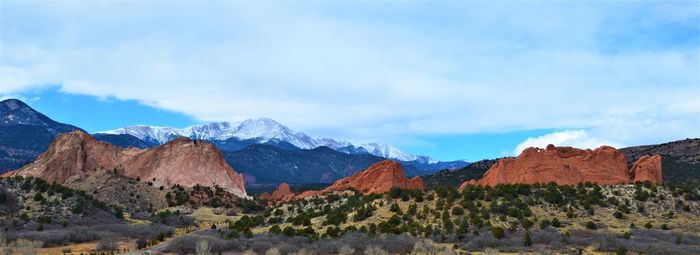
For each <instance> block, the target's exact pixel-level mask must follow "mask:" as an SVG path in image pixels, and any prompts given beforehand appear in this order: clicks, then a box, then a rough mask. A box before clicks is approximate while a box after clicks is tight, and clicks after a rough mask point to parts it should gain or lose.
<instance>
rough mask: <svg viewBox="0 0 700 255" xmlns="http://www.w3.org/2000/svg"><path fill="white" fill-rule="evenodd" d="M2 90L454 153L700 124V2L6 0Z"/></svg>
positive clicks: (51, 111)
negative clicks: (267, 123) (261, 121)
mask: <svg viewBox="0 0 700 255" xmlns="http://www.w3.org/2000/svg"><path fill="white" fill-rule="evenodd" d="M0 98H20V99H22V100H25V101H26V102H27V103H28V104H30V105H31V106H32V107H35V108H36V109H37V110H40V111H42V112H44V113H45V114H47V115H48V116H49V117H52V118H54V119H56V120H58V121H61V122H66V123H70V124H74V125H76V126H79V127H81V128H84V129H86V130H88V131H90V132H96V131H101V130H108V129H114V128H118V127H123V126H130V125H136V124H147V125H161V126H174V127H184V126H187V125H192V124H198V123H207V122H212V121H241V120H244V119H248V118H258V117H267V118H272V119H274V120H277V121H278V122H280V123H282V124H284V125H287V126H289V127H290V128H292V129H294V130H297V131H302V132H305V133H307V134H309V135H312V136H322V137H335V138H343V139H347V140H350V141H353V142H381V143H387V144H391V145H393V146H395V147H398V148H399V149H401V150H403V151H405V152H408V153H413V154H421V155H429V156H432V157H434V158H436V159H439V160H455V159H467V160H479V159H483V158H495V157H501V156H509V155H517V154H518V153H519V152H520V151H521V150H522V149H523V148H526V147H528V146H539V147H544V146H546V145H547V144H549V143H552V144H555V145H568V146H576V147H582V148H594V147H597V146H599V145H603V144H607V145H613V146H616V147H624V146H633V145H643V144H653V143H663V142H668V141H672V140H679V139H684V138H690V137H700V2H698V1H681V2H672V1H659V2H654V1H638V2H632V1H629V2H602V1H597V2H306V1H305V2H225V1H223V2H222V1H216V2H194V1H143V2H141V1H130V2H126V3H114V2H97V3H93V2H87V1H71V2H41V1H32V2H26V1H24V2H20V1H0Z"/></svg>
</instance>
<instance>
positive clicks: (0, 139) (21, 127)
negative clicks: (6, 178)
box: [0, 99, 82, 173]
mask: <svg viewBox="0 0 700 255" xmlns="http://www.w3.org/2000/svg"><path fill="white" fill-rule="evenodd" d="M0 118H1V119H0V173H3V172H6V171H8V170H13V169H17V168H20V167H22V166H23V165H25V164H27V163H29V162H31V161H33V160H34V159H35V158H36V157H37V156H39V154H41V153H42V152H44V151H46V149H47V148H48V147H49V144H50V143H51V141H53V139H54V138H55V137H56V136H58V135H59V134H62V133H68V132H71V131H74V130H82V129H80V128H77V127H75V126H71V125H68V124H63V123H59V122H56V121H54V120H52V119H50V118H49V117H46V115H44V114H41V113H40V112H37V111H36V110H34V109H32V108H31V107H29V106H28V105H27V104H25V103H24V102H22V101H20V100H17V99H7V100H3V101H1V102H0Z"/></svg>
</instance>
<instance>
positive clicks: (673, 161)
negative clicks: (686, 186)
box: [620, 138, 700, 184]
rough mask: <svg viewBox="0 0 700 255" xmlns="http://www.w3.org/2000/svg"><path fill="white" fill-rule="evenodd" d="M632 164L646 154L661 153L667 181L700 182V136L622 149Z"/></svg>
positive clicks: (664, 178) (665, 180)
mask: <svg viewBox="0 0 700 255" xmlns="http://www.w3.org/2000/svg"><path fill="white" fill-rule="evenodd" d="M620 151H622V153H623V154H625V156H626V157H627V162H628V164H629V165H630V166H631V165H632V163H633V162H635V161H637V160H638V159H639V158H641V157H643V156H644V155H661V157H662V158H663V160H662V161H661V167H662V169H663V171H664V173H663V181H664V182H666V183H693V184H700V138H695V139H685V140H678V141H673V142H668V143H663V144H655V145H645V146H634V147H627V148H622V149H620Z"/></svg>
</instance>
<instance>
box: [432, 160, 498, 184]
mask: <svg viewBox="0 0 700 255" xmlns="http://www.w3.org/2000/svg"><path fill="white" fill-rule="evenodd" d="M496 162H498V159H484V160H479V161H476V162H474V163H471V164H469V165H468V166H465V167H462V168H460V169H457V170H442V171H439V172H437V173H434V174H431V175H424V176H421V178H422V179H423V183H425V188H427V189H434V188H437V187H457V186H459V185H460V184H461V183H463V182H465V181H469V180H478V179H481V177H483V176H484V173H486V171H488V170H489V168H491V166H493V164H496Z"/></svg>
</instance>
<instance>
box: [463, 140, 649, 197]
mask: <svg viewBox="0 0 700 255" xmlns="http://www.w3.org/2000/svg"><path fill="white" fill-rule="evenodd" d="M655 157H658V167H657V165H655V164H652V163H654V161H653V160H652V161H649V162H646V161H645V162H644V163H643V164H641V165H640V167H639V169H640V170H638V172H640V176H644V177H640V178H645V179H653V180H658V182H660V181H661V165H660V161H661V157H660V156H655ZM657 170H658V171H657ZM657 173H658V178H656V177H657ZM630 181H631V179H630V173H629V171H628V169H627V159H626V158H625V155H623V154H622V153H621V152H619V151H618V150H616V149H615V148H613V147H610V146H601V147H599V148H597V149H595V150H581V149H576V148H572V147H555V146H554V145H551V144H550V145H548V146H547V148H546V149H539V148H527V149H525V150H524V151H523V152H522V153H521V154H520V155H519V156H518V157H517V158H505V159H501V160H499V161H498V162H497V163H496V164H494V165H493V166H492V167H491V168H490V169H489V170H488V171H487V172H486V173H485V174H484V177H483V178H482V179H481V180H479V181H474V180H472V181H469V182H465V183H463V184H462V185H460V189H463V188H464V187H465V186H467V185H485V186H486V185H488V186H495V185H497V184H513V183H524V184H534V183H548V182H556V183H558V184H560V185H575V184H578V183H583V182H593V183H597V184H621V183H628V182H630ZM658 182H657V183H658Z"/></svg>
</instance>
